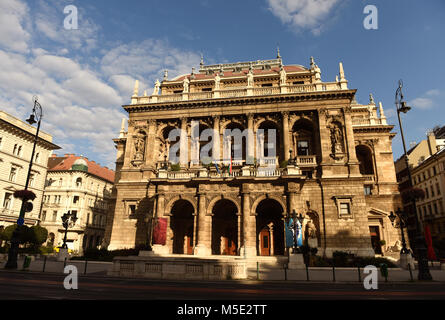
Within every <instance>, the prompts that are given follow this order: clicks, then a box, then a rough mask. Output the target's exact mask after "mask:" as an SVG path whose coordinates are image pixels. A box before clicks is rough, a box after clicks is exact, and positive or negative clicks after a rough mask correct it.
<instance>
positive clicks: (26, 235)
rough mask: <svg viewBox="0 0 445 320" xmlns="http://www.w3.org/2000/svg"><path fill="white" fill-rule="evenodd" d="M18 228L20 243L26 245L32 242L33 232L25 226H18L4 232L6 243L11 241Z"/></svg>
mask: <svg viewBox="0 0 445 320" xmlns="http://www.w3.org/2000/svg"><path fill="white" fill-rule="evenodd" d="M16 228H18V231H19V243H21V244H24V243H28V242H30V240H31V239H32V231H31V230H30V228H28V226H25V225H23V226H17V224H13V225H10V226H7V227H6V228H5V230H3V234H2V237H3V239H4V240H6V241H11V238H12V234H13V232H14V230H15V229H16Z"/></svg>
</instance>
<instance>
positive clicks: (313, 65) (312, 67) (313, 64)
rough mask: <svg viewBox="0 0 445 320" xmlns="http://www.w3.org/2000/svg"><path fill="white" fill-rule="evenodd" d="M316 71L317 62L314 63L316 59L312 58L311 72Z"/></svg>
mask: <svg viewBox="0 0 445 320" xmlns="http://www.w3.org/2000/svg"><path fill="white" fill-rule="evenodd" d="M314 69H315V61H314V57H311V70H314Z"/></svg>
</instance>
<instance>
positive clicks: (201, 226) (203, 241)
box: [193, 193, 211, 256]
mask: <svg viewBox="0 0 445 320" xmlns="http://www.w3.org/2000/svg"><path fill="white" fill-rule="evenodd" d="M206 218H207V217H206V198H205V194H203V193H198V229H197V242H196V246H195V248H194V252H193V254H194V255H197V256H205V255H210V254H211V252H210V246H209V239H211V238H210V236H208V234H209V233H210V232H209V230H207V223H206V222H207V219H206Z"/></svg>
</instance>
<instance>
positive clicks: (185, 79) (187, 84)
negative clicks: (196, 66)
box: [182, 77, 190, 93]
mask: <svg viewBox="0 0 445 320" xmlns="http://www.w3.org/2000/svg"><path fill="white" fill-rule="evenodd" d="M189 82H190V80H189V79H188V78H187V77H185V78H184V81H183V82H182V85H183V87H184V90H183V91H182V92H184V93H187V92H189Z"/></svg>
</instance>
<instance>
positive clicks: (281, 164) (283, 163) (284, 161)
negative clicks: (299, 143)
mask: <svg viewBox="0 0 445 320" xmlns="http://www.w3.org/2000/svg"><path fill="white" fill-rule="evenodd" d="M288 163H289V162H288V161H287V160H283V161H281V162H280V168H286V167H287V165H288Z"/></svg>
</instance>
